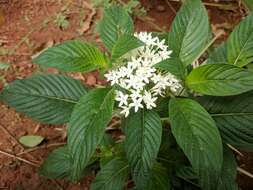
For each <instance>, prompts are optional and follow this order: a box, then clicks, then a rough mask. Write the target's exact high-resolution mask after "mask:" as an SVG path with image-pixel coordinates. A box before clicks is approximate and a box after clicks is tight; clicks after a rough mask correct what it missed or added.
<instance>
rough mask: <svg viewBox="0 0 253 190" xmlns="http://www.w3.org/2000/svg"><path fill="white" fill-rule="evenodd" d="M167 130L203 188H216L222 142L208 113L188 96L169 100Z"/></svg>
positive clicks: (220, 164)
mask: <svg viewBox="0 0 253 190" xmlns="http://www.w3.org/2000/svg"><path fill="white" fill-rule="evenodd" d="M169 116H170V122H171V130H172V133H173V135H174V137H175V138H176V141H177V143H178V145H179V146H180V147H181V148H182V150H183V151H184V153H185V155H186V156H187V158H188V159H189V161H190V163H191V165H192V167H193V169H194V171H195V173H196V174H197V175H198V176H199V182H200V184H201V187H202V188H203V189H205V190H209V189H210V190H212V189H215V188H216V185H217V181H218V178H217V177H216V176H218V175H219V173H220V171H221V166H222V161H223V160H222V143H221V137H220V134H219V131H218V129H217V127H216V126H215V122H214V120H213V119H212V117H211V116H210V115H209V114H208V112H207V111H206V110H205V109H204V108H203V107H202V106H200V105H199V104H198V103H197V102H195V101H193V100H191V99H179V98H175V99H171V100H170V104H169Z"/></svg>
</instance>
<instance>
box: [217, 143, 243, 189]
mask: <svg viewBox="0 0 253 190" xmlns="http://www.w3.org/2000/svg"><path fill="white" fill-rule="evenodd" d="M236 174H237V164H236V161H235V157H234V155H233V153H232V152H231V150H229V149H228V148H227V147H224V150H223V166H222V172H221V175H220V179H219V183H218V188H217V190H239V188H238V185H237V184H236V182H235V180H236Z"/></svg>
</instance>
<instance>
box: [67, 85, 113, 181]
mask: <svg viewBox="0 0 253 190" xmlns="http://www.w3.org/2000/svg"><path fill="white" fill-rule="evenodd" d="M113 105H114V90H110V89H107V88H100V89H95V90H92V91H89V92H88V93H87V94H86V95H84V96H83V97H82V98H81V99H80V101H79V102H78V104H77V105H76V106H75V108H74V111H73V113H72V115H71V118H70V123H69V128H68V146H69V150H70V154H71V158H72V164H73V165H72V169H73V173H72V174H71V179H72V180H74V181H76V180H79V179H80V177H81V173H82V170H83V169H84V168H85V167H86V165H87V164H88V162H89V160H90V158H91V156H92V155H93V154H94V152H95V150H96V148H97V146H98V144H99V143H100V142H101V140H102V138H103V135H104V130H105V128H106V125H107V124H108V122H109V121H110V120H111V117H112V111H113Z"/></svg>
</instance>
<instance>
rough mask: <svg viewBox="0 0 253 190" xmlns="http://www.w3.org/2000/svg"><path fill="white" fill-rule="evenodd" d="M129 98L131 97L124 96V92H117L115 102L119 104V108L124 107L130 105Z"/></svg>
mask: <svg viewBox="0 0 253 190" xmlns="http://www.w3.org/2000/svg"><path fill="white" fill-rule="evenodd" d="M128 97H129V95H127V94H124V93H123V92H121V91H116V98H115V100H116V101H118V102H119V106H120V107H121V106H123V105H126V106H127V105H128V101H127V100H128Z"/></svg>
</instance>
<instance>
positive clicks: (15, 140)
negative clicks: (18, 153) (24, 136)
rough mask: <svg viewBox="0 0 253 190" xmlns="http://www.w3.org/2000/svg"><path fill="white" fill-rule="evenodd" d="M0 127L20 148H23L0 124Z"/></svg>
mask: <svg viewBox="0 0 253 190" xmlns="http://www.w3.org/2000/svg"><path fill="white" fill-rule="evenodd" d="M0 128H1V129H2V130H3V131H4V132H5V133H6V134H7V135H8V136H10V137H11V139H12V140H13V141H14V142H15V143H16V144H17V145H19V146H20V147H21V148H22V150H24V147H23V146H22V144H20V142H19V141H18V140H17V139H16V138H15V137H14V136H13V135H12V134H11V133H10V132H9V131H8V130H7V129H6V128H5V127H4V126H2V125H0Z"/></svg>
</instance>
